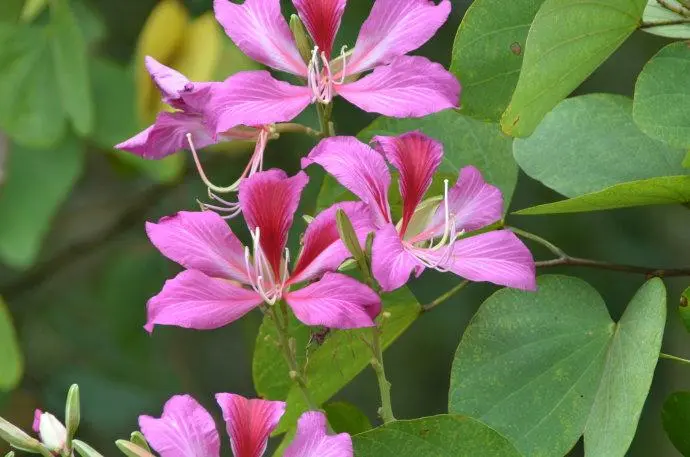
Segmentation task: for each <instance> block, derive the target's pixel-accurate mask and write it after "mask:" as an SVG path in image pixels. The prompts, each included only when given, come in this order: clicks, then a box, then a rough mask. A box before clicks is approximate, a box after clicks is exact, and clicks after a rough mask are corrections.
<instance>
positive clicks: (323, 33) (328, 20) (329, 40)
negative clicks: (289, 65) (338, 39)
mask: <svg viewBox="0 0 690 457" xmlns="http://www.w3.org/2000/svg"><path fill="white" fill-rule="evenodd" d="M292 3H294V4H295V8H297V12H298V13H299V17H300V18H301V19H302V22H303V23H304V26H305V27H306V28H307V30H308V31H309V33H310V34H311V36H312V38H313V39H314V43H315V44H316V45H317V46H318V47H319V51H324V52H325V53H326V57H327V58H329V59H330V58H331V51H332V50H333V42H334V41H335V35H336V34H337V33H338V29H339V28H340V20H341V19H342V18H343V12H345V4H346V3H347V1H346V0H292Z"/></svg>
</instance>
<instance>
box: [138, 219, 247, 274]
mask: <svg viewBox="0 0 690 457" xmlns="http://www.w3.org/2000/svg"><path fill="white" fill-rule="evenodd" d="M146 233H147V234H148V236H149V239H150V240H151V242H152V243H153V245H154V246H156V247H157V248H158V250H159V251H161V253H162V254H163V255H164V256H166V257H167V258H169V259H170V260H173V261H175V262H177V263H179V264H180V265H182V266H183V267H185V268H187V269H190V270H199V271H201V272H202V273H204V274H206V275H208V276H212V277H215V278H226V279H235V280H237V281H240V282H243V283H248V282H249V278H248V276H247V267H246V265H245V261H244V247H243V246H242V243H241V242H240V240H238V239H237V237H236V236H235V235H234V234H233V233H232V230H231V229H230V227H229V226H228V224H227V222H225V220H223V218H221V217H220V216H219V215H218V214H217V213H215V212H213V211H195V212H190V211H180V212H179V213H177V214H175V215H174V216H169V217H164V218H162V219H161V220H160V221H158V223H157V224H156V223H152V222H147V223H146Z"/></svg>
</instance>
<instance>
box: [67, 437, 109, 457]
mask: <svg viewBox="0 0 690 457" xmlns="http://www.w3.org/2000/svg"><path fill="white" fill-rule="evenodd" d="M72 446H74V449H75V450H76V451H77V453H79V455H80V456H81V457H103V456H102V455H101V454H100V453H99V452H98V451H96V450H95V449H94V448H92V447H91V446H89V445H88V444H86V443H85V442H83V441H79V440H72Z"/></svg>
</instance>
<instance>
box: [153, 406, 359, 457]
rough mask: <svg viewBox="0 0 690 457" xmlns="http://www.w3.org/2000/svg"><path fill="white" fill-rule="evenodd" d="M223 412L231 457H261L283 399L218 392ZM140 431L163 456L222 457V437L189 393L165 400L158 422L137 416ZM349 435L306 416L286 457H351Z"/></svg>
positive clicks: (311, 415) (315, 415)
mask: <svg viewBox="0 0 690 457" xmlns="http://www.w3.org/2000/svg"><path fill="white" fill-rule="evenodd" d="M216 401H217V402H218V405H219V406H220V408H221V410H222V412H223V419H224V421H225V424H226V429H227V433H228V435H229V436H230V445H231V448H232V453H233V455H234V457H262V456H263V455H264V453H265V451H266V445H267V442H268V438H269V436H270V434H271V432H273V430H275V428H276V426H277V425H278V422H279V421H280V419H281V417H282V416H283V414H284V413H285V403H284V402H282V401H267V400H260V399H247V398H244V397H242V396H240V395H236V394H230V393H221V394H217V395H216ZM139 427H140V428H141V431H142V433H143V434H144V437H145V438H146V440H147V441H148V443H149V444H150V445H151V447H152V448H153V449H154V450H155V451H156V452H157V453H158V454H159V455H160V456H161V457H220V437H219V435H218V431H217V430H216V426H215V423H214V421H213V418H212V417H211V415H210V414H209V413H208V411H206V410H205V409H204V408H203V407H202V406H201V405H200V404H199V403H198V402H197V401H196V400H195V399H194V398H192V397H191V396H189V395H176V396H174V397H172V398H171V399H170V400H168V401H167V402H166V404H165V406H164V408H163V414H162V415H161V417H159V418H155V417H151V416H140V417H139ZM352 455H353V453H352V439H351V438H350V435H348V434H346V433H341V434H339V435H332V436H331V435H328V434H326V423H325V417H324V415H323V413H321V412H307V413H304V414H303V415H302V416H301V417H300V419H299V422H298V425H297V434H296V436H295V439H294V441H293V442H292V444H290V446H289V447H288V449H287V450H286V453H285V456H286V457H327V456H328V457H352Z"/></svg>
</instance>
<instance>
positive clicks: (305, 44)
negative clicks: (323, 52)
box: [290, 14, 312, 63]
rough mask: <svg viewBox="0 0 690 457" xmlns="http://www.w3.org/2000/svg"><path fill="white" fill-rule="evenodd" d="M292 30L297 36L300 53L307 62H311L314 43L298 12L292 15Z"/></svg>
mask: <svg viewBox="0 0 690 457" xmlns="http://www.w3.org/2000/svg"><path fill="white" fill-rule="evenodd" d="M290 30H291V31H292V36H293V37H295V43H297V49H298V50H299V54H300V55H301V56H302V59H304V61H305V62H306V63H309V61H310V60H311V50H312V45H311V42H310V41H309V35H307V31H306V30H305V29H304V24H302V21H301V20H300V18H299V16H297V15H296V14H293V15H292V16H290Z"/></svg>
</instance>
